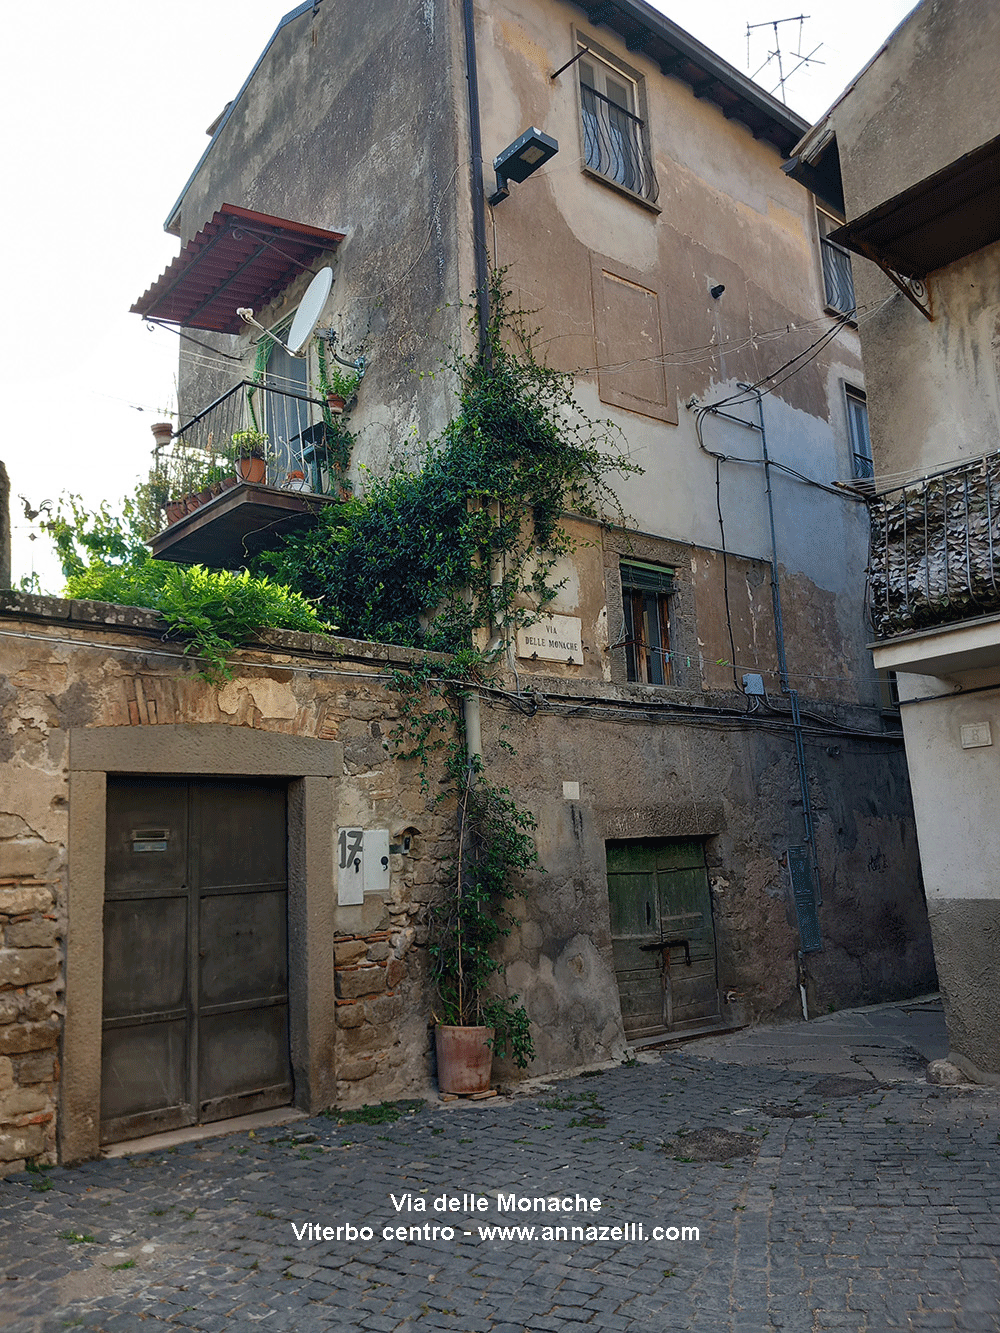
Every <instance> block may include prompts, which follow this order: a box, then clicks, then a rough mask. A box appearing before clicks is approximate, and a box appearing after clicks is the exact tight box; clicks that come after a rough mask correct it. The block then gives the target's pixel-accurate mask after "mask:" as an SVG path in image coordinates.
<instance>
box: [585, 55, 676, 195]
mask: <svg viewBox="0 0 1000 1333" xmlns="http://www.w3.org/2000/svg"><path fill="white" fill-rule="evenodd" d="M579 64H580V106H581V111H582V116H583V160H584V162H585V163H586V165H587V166H588V167H589V168H590V169H591V171H596V172H598V173H599V174H600V175H602V176H606V177H607V178H608V180H611V181H614V182H615V184H616V185H621V186H623V187H624V188H625V189H626V190H631V191H632V193H633V194H638V195H641V196H642V197H643V199H648V200H649V201H650V202H651V203H652V202H654V201H655V200H656V197H657V195H658V194H659V192H660V188H659V186H658V184H657V182H656V176H655V175H654V174H653V163H652V160H651V158H650V154H649V146H648V143H647V138H646V126H645V122H644V121H643V120H641V119H640V117H639V115H638V107H639V96H638V93H639V89H638V84H637V83H636V82H635V80H634V79H631V78H629V77H628V75H627V74H623V73H621V71H620V70H617V69H614V68H613V67H612V66H611V65H607V64H605V63H604V61H603V60H598V59H597V58H596V57H595V56H594V54H593V52H592V51H588V52H587V54H586V56H585V57H584V58H583V59H582V60H581V61H580V62H579Z"/></svg>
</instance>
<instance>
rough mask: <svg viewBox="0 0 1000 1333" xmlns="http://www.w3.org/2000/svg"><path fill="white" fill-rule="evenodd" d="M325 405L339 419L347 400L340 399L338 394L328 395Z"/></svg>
mask: <svg viewBox="0 0 1000 1333" xmlns="http://www.w3.org/2000/svg"><path fill="white" fill-rule="evenodd" d="M326 405H327V407H328V408H329V409H330V411H331V412H332V413H333V414H334V416H337V417H339V416H340V414H341V413H342V412H343V410H344V408H345V407H346V406H347V399H346V398H341V396H340V394H339V393H328V394H327V395H326Z"/></svg>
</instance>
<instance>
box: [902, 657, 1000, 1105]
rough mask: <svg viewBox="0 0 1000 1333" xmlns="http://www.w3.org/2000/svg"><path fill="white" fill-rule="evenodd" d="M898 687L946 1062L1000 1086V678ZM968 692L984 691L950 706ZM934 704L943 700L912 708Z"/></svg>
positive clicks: (913, 680) (988, 675) (922, 680)
mask: <svg viewBox="0 0 1000 1333" xmlns="http://www.w3.org/2000/svg"><path fill="white" fill-rule="evenodd" d="M900 682H901V688H900V697H901V699H902V700H903V701H904V702H903V707H902V714H903V732H904V735H905V738H906V757H907V763H908V765H909V771H910V781H911V783H912V787H913V804H914V813H915V815H916V820H917V833H918V837H919V842H920V860H921V864H922V866H923V872H924V884H925V887H926V891H927V909H928V914H929V916H930V923H931V931H932V934H933V939H934V956H935V959H936V960H937V967H938V974H939V976H940V978H941V991H942V994H943V995H944V999H945V1010H946V1016H947V1020H948V1035H949V1039H950V1044H951V1052H950V1054H949V1057H948V1058H949V1059H950V1060H952V1061H953V1062H954V1063H956V1064H958V1065H959V1067H960V1068H963V1069H964V1070H965V1072H966V1073H969V1074H971V1075H973V1076H974V1077H976V1078H979V1079H982V1078H983V1076H985V1077H986V1079H987V1080H988V1081H990V1080H991V1081H994V1082H998V1083H1000V1044H998V1042H997V1032H998V1031H1000V992H998V989H997V986H996V960H997V957H998V950H1000V825H998V822H997V818H996V792H997V788H998V784H1000V751H998V744H1000V683H998V682H1000V676H998V673H997V671H996V670H995V669H994V670H992V671H990V672H983V671H979V672H977V673H976V674H975V676H974V678H970V677H969V676H968V673H959V674H958V675H957V676H956V677H953V678H952V679H950V680H949V681H947V682H946V681H944V680H940V679H935V678H932V677H928V676H911V675H901V676H900ZM962 684H964V685H967V686H969V687H970V688H974V689H975V691H976V692H975V693H974V694H971V695H969V696H968V697H965V698H963V697H961V695H960V694H959V695H951V697H949V694H951V691H952V690H954V688H955V686H956V685H962ZM991 686H992V687H991ZM933 695H940V696H941V697H940V698H935V699H930V700H929V701H927V702H906V700H907V699H908V698H910V699H914V700H928V696H933ZM963 728H970V729H974V730H972V732H971V733H970V731H969V730H966V731H965V732H963ZM970 742H975V743H973V744H970Z"/></svg>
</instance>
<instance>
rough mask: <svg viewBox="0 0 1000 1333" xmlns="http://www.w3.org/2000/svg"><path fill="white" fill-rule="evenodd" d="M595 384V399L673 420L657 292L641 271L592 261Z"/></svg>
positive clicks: (672, 395)
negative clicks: (646, 282) (626, 269)
mask: <svg viewBox="0 0 1000 1333" xmlns="http://www.w3.org/2000/svg"><path fill="white" fill-rule="evenodd" d="M592 271H593V291H594V332H595V335H596V344H597V367H598V370H597V384H598V391H599V393H600V396H601V401H602V402H605V403H610V404H611V405H612V406H614V407H624V408H627V409H628V410H629V411H631V412H641V413H643V415H644V416H648V417H656V418H657V419H658V420H660V421H670V422H673V423H674V424H675V425H676V423H677V402H676V394H675V393H674V390H673V386H672V385H671V384H669V383H668V379H667V374H666V368H665V366H664V364H663V361H664V357H663V322H664V321H663V312H662V300H661V297H660V295H659V294H658V293H657V292H655V291H653V289H652V288H650V287H647V286H645V285H644V284H643V282H642V280H641V278H642V275H639V274H633V273H631V272H627V271H625V270H623V269H621V268H620V267H618V266H617V265H616V266H615V268H614V269H611V268H609V267H606V266H605V264H604V263H603V262H602V261H601V260H600V259H598V258H596V257H594V258H593V261H592Z"/></svg>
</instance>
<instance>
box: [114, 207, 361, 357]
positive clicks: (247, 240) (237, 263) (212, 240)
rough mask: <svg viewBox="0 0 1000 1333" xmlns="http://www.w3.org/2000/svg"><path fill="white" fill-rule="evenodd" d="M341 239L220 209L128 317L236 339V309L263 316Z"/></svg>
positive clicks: (243, 211)
mask: <svg viewBox="0 0 1000 1333" xmlns="http://www.w3.org/2000/svg"><path fill="white" fill-rule="evenodd" d="M343 239H344V233H343V232H339V231H324V230H323V229H322V228H320V227H307V226H306V225H305V224H304V223H301V222H289V221H288V220H287V219H286V218H274V217H270V216H269V215H268V214H267V213H253V212H251V211H250V210H249V209H247V208H237V207H236V206H235V204H223V205H222V207H221V208H220V209H219V211H218V212H217V213H216V214H215V215H214V216H213V218H212V221H211V222H209V223H208V224H207V225H206V226H205V227H203V228H202V230H201V231H200V232H198V234H197V236H194V237H192V238H191V240H190V241H188V243H187V244H186V245H185V246H184V248H183V250H181V252H180V254H179V255H178V256H177V258H176V259H175V260H174V261H173V263H172V264H171V265H170V267H169V268H167V269H165V270H164V272H163V273H162V274H161V275H160V277H159V278H157V280H156V282H154V283H153V285H152V287H150V288H149V290H148V291H147V292H145V293H144V294H143V295H142V296H141V297H140V298H139V300H138V301H136V303H135V305H134V306H133V307H132V313H133V314H136V315H146V316H147V317H148V318H149V319H163V320H166V321H167V322H168V323H170V324H180V325H181V326H182V327H184V328H188V329H209V330H210V331H211V332H213V333H240V332H242V330H243V329H244V328H245V327H246V325H245V324H244V323H243V321H242V320H241V319H240V317H239V316H238V315H237V313H236V310H237V308H238V307H239V306H250V307H252V308H253V309H255V310H261V309H262V308H263V307H264V306H266V305H267V304H268V302H270V301H272V300H273V299H274V298H275V297H276V296H278V295H280V293H281V292H282V291H283V290H284V289H285V287H287V286H288V284H289V283H290V282H291V281H292V279H293V278H295V277H297V276H298V274H300V273H302V272H303V271H304V270H307V269H312V268H313V267H314V265H315V261H316V259H317V258H318V256H319V255H321V254H323V253H324V252H325V251H329V250H336V248H337V246H338V245H339V244H340V242H341V241H342V240H343Z"/></svg>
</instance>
